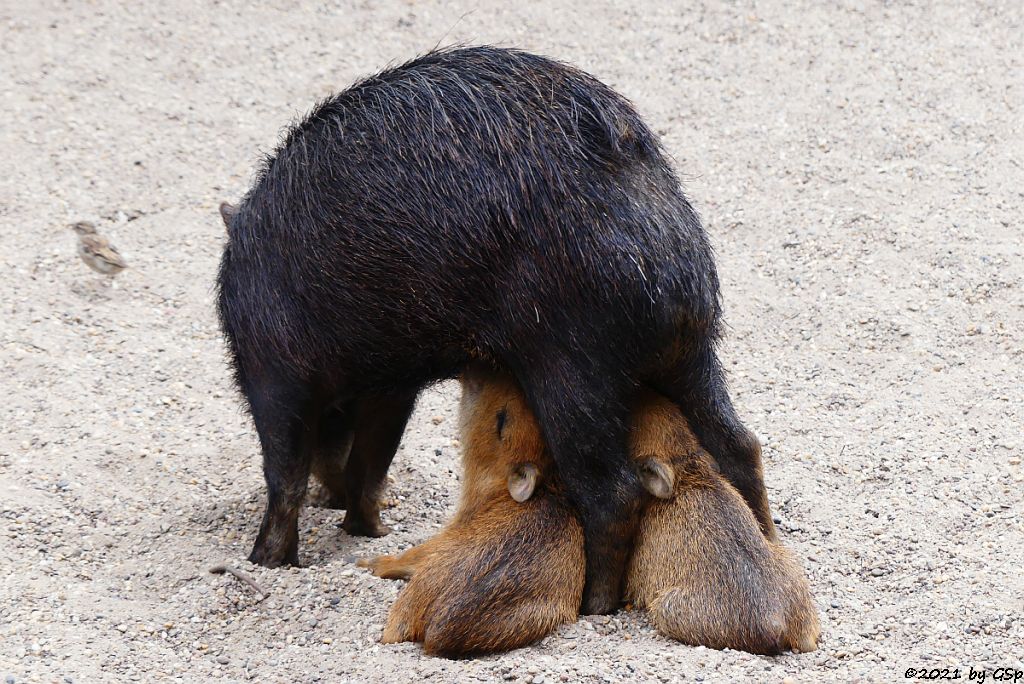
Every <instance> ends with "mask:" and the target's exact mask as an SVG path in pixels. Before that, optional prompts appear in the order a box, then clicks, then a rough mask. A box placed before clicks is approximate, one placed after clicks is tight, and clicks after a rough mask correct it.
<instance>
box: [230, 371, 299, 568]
mask: <svg viewBox="0 0 1024 684" xmlns="http://www.w3.org/2000/svg"><path fill="white" fill-rule="evenodd" d="M243 389H244V391H245V393H246V396H247V397H248V399H249V406H250V409H251V411H252V417H253V422H254V423H255V425H256V432H257V433H258V434H259V438H260V445H261V446H262V448H263V475H264V477H265V478H266V481H267V509H266V512H265V513H264V514H263V522H262V524H261V525H260V531H259V534H258V535H257V537H256V543H255V544H254V545H253V549H252V553H250V554H249V560H250V561H251V562H253V563H256V564H258V565H263V566H266V567H268V568H276V567H278V566H281V565H298V564H299V531H298V520H299V509H300V508H301V506H302V501H303V499H304V498H305V496H306V485H307V482H308V480H309V470H310V455H311V448H312V442H313V434H314V425H313V424H314V423H315V421H316V411H315V410H314V403H313V399H312V393H311V392H310V389H309V387H307V386H306V385H305V384H303V383H301V382H297V381H294V380H284V379H280V378H266V377H264V378H261V379H260V381H258V382H255V383H252V384H250V383H248V382H246V383H244V384H243Z"/></svg>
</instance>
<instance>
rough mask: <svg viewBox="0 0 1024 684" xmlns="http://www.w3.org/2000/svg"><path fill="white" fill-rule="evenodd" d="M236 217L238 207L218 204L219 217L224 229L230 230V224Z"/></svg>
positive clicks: (225, 203) (226, 203) (222, 203)
mask: <svg viewBox="0 0 1024 684" xmlns="http://www.w3.org/2000/svg"><path fill="white" fill-rule="evenodd" d="M237 215H238V206H237V205H235V204H230V203H229V202H221V203H220V217H221V219H222V220H223V221H224V227H225V228H227V229H229V230H230V229H231V222H232V221H233V220H234V218H235V216H237Z"/></svg>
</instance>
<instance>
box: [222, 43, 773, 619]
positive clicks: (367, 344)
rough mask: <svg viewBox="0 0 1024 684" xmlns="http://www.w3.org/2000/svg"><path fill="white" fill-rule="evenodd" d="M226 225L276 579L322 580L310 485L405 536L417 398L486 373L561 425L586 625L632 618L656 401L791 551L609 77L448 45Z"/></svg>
mask: <svg viewBox="0 0 1024 684" xmlns="http://www.w3.org/2000/svg"><path fill="white" fill-rule="evenodd" d="M222 214H223V215H224V217H225V221H226V223H227V227H228V236H227V243H226V246H225V249H224V255H223V258H222V261H221V266H220V274H219V277H218V284H219V311H220V319H221V324H222V327H223V330H224V333H225V336H226V338H227V342H228V348H229V352H230V357H231V360H232V362H233V365H234V370H235V376H236V380H237V383H238V386H239V387H240V389H241V391H242V394H243V395H244V396H245V399H246V401H247V404H248V408H249V410H250V413H251V414H252V418H253V422H254V424H255V426H256V431H257V433H258V435H259V439H260V444H261V447H262V451H263V468H264V475H265V478H266V482H267V496H268V501H267V508H266V512H265V514H264V517H263V522H262V524H261V525H260V530H259V534H258V536H257V538H256V542H255V544H254V546H253V549H252V553H251V554H250V556H249V558H250V560H252V561H253V562H255V563H259V564H261V565H266V566H270V567H274V566H278V565H282V564H297V563H298V528H297V520H298V515H299V508H300V506H301V504H302V501H303V497H304V495H305V492H306V486H307V481H308V478H309V475H310V472H311V470H315V471H316V473H317V474H318V475H319V476H320V478H321V479H322V480H324V484H325V485H326V486H327V488H328V489H329V490H330V493H331V495H332V496H331V497H330V499H331V500H333V501H334V502H335V505H345V506H346V507H347V508H348V511H347V514H346V519H345V522H344V526H345V528H346V529H347V530H348V531H349V532H351V533H353V534H371V535H379V534H383V533H385V532H386V528H384V527H383V526H382V525H381V524H380V520H379V502H378V498H379V491H380V488H381V486H382V483H383V481H384V477H385V474H386V472H387V469H388V466H389V464H390V462H391V459H392V458H393V456H394V453H395V450H396V448H397V445H398V442H399V439H400V437H401V434H402V431H403V429H404V427H405V424H406V421H407V419H408V417H409V414H410V411H411V410H412V406H413V403H414V402H415V398H416V395H417V393H418V392H419V391H420V389H421V388H422V387H424V386H425V385H427V384H429V383H431V382H434V381H436V380H439V379H442V378H449V377H454V376H456V375H457V374H458V373H459V372H460V371H461V369H462V368H463V367H464V366H465V365H466V363H467V362H469V361H471V360H474V359H477V360H479V359H482V360H485V361H488V362H490V363H493V364H495V365H497V366H500V367H502V368H505V369H507V370H508V371H509V372H510V373H511V374H512V375H513V376H514V377H515V379H516V381H517V382H518V383H519V384H520V385H521V386H522V388H523V390H524V392H525V397H526V401H527V403H528V405H529V406H530V408H531V410H532V411H533V413H534V414H535V415H536V416H537V420H538V423H539V426H540V431H541V433H542V434H543V436H544V440H545V442H546V444H547V445H548V446H549V448H550V451H551V455H552V457H553V458H554V461H555V463H556V464H557V468H558V471H559V474H560V476H561V479H562V483H563V486H564V488H565V493H566V496H567V497H568V499H569V500H570V501H571V503H572V505H573V506H574V508H575V510H576V511H577V512H578V515H579V520H580V522H581V524H582V526H583V530H584V534H585V539H586V554H587V563H586V566H587V589H586V591H585V598H584V602H583V603H584V610H586V611H587V612H606V611H608V610H611V609H613V608H614V606H615V605H616V603H617V600H618V597H619V593H620V590H621V579H622V575H623V572H624V569H625V564H626V559H627V557H628V554H629V551H630V541H631V540H632V538H633V536H634V533H635V531H636V523H637V519H638V518H637V514H638V510H639V501H640V496H641V491H642V490H641V488H640V486H639V482H638V480H637V477H636V474H635V472H634V470H633V468H632V466H631V465H630V463H629V458H628V455H627V450H626V441H627V424H628V411H627V403H628V398H629V396H630V394H631V393H632V392H633V390H634V388H635V387H636V386H637V385H639V384H643V383H646V384H650V385H652V386H655V387H657V388H658V390H659V391H661V392H663V393H664V394H665V395H666V396H668V397H669V398H670V399H671V400H672V401H673V402H674V403H675V404H677V405H678V406H679V407H680V409H681V410H682V411H683V412H684V414H685V415H686V416H687V418H688V419H689V420H690V423H691V425H692V426H693V429H694V431H695V432H696V434H697V436H698V437H699V438H700V440H701V443H702V444H704V445H705V447H707V449H708V451H709V452H710V453H711V454H712V455H713V456H714V458H715V459H716V461H717V464H718V466H719V468H720V469H721V471H722V473H723V474H724V475H725V476H726V477H727V478H728V479H729V480H730V481H731V482H732V483H733V484H734V485H735V486H736V488H737V489H738V490H739V491H740V492H741V493H742V494H743V496H744V497H745V498H746V500H747V502H748V503H749V504H750V506H751V508H752V509H753V510H754V512H755V515H756V516H757V518H758V520H759V522H760V524H761V527H762V529H763V531H764V533H765V535H766V536H767V537H768V538H774V534H775V532H774V527H773V525H772V520H771V515H770V513H769V509H768V502H767V495H766V492H765V489H764V483H763V480H762V474H761V461H760V450H759V447H758V443H757V440H756V439H755V438H754V437H753V435H752V434H751V433H750V432H749V431H748V430H746V429H745V428H744V427H743V425H742V424H741V423H740V421H739V419H738V418H737V416H736V413H735V411H734V410H733V407H732V404H731V402H730V400H729V396H728V394H727V392H726V389H725V384H724V382H723V378H722V371H721V367H720V364H719V361H718V358H717V355H716V342H717V340H718V336H719V332H720V329H721V325H720V316H721V311H720V304H719V292H718V276H717V274H716V271H715V265H714V260H713V258H712V253H711V248H710V246H709V244H708V239H707V236H706V235H705V232H704V229H703V227H702V226H701V223H700V220H699V218H698V216H697V214H696V212H695V211H694V210H693V208H692V207H691V206H690V204H689V202H688V201H687V199H686V197H685V196H684V195H683V192H682V190H681V189H680V186H679V180H678V178H677V177H676V175H675V173H674V172H673V170H672V168H671V166H670V165H669V163H668V160H667V158H666V156H665V155H664V154H663V152H662V150H661V148H660V146H659V143H658V140H657V138H656V137H655V135H654V134H653V133H652V132H651V130H650V129H649V128H648V127H647V125H646V124H644V122H643V121H642V120H641V119H640V117H639V115H638V114H637V113H636V111H635V110H634V109H633V107H632V106H631V105H630V104H629V103H628V102H627V101H626V100H625V99H624V98H622V97H621V96H620V95H618V94H617V93H615V92H614V91H612V90H611V89H610V88H608V87H607V86H605V85H603V84H602V83H600V82H599V81H597V80H596V79H594V78H592V77H591V76H589V75H587V74H585V73H583V72H582V71H579V70H578V69H575V68H572V67H570V66H567V65H565V64H561V63H559V62H555V61H552V60H549V59H546V58H543V57H538V56H536V55H531V54H528V53H525V52H521V51H518V50H511V49H500V48H493V47H467V48H458V49H451V50H440V51H436V52H432V53H429V54H427V55H424V56H423V57H420V58H418V59H415V60H412V61H411V62H407V63H406V64H403V65H400V66H397V67H394V68H391V69H388V70H386V71H383V72H381V73H379V74H376V75H374V76H371V77H369V78H366V79H364V80H363V81H360V82H359V83H357V84H355V85H354V86H352V87H350V88H348V89H347V90H345V91H343V92H341V93H338V94H337V95H334V96H332V97H330V98H328V99H327V100H325V101H324V102H322V103H320V104H319V105H318V106H317V107H316V108H315V109H314V110H313V111H312V112H311V113H310V114H309V115H308V116H307V117H306V118H305V119H303V120H302V121H301V122H300V123H298V124H297V125H295V126H293V127H292V128H291V129H290V130H289V131H288V133H287V136H286V137H285V139H284V141H283V143H282V144H281V145H280V146H279V147H278V149H277V150H276V151H275V152H274V153H273V154H272V155H270V156H269V157H268V159H267V160H266V162H265V164H264V165H263V167H262V168H261V169H260V172H259V174H258V177H257V179H256V181H255V183H254V184H253V186H252V188H251V189H250V190H249V192H248V193H247V194H246V196H245V198H244V199H243V200H242V202H241V204H240V205H239V206H238V207H237V208H233V207H227V208H225V209H224V210H223V211H222ZM314 454H316V455H317V456H316V466H315V467H314V465H313V464H314V456H313V455H314ZM332 459H333V462H332Z"/></svg>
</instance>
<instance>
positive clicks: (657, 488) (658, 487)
mask: <svg viewBox="0 0 1024 684" xmlns="http://www.w3.org/2000/svg"><path fill="white" fill-rule="evenodd" d="M637 468H638V470H639V471H640V482H642V483H643V485H644V489H646V490H647V491H648V492H650V493H651V494H653V495H654V496H656V497H658V498H659V499H671V498H672V491H673V490H674V489H675V484H676V476H675V473H674V472H672V468H670V467H669V466H668V464H667V463H665V462H664V461H662V460H661V459H659V458H656V457H654V456H648V457H646V458H643V459H641V460H640V461H638V462H637Z"/></svg>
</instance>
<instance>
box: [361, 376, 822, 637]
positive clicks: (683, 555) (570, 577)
mask: <svg viewBox="0 0 1024 684" xmlns="http://www.w3.org/2000/svg"><path fill="white" fill-rule="evenodd" d="M499 414H501V415H503V423H504V425H503V429H502V431H501V437H500V439H499V437H498V429H497V424H498V420H497V416H498V415H499ZM460 418H461V424H462V434H463V442H464V445H465V447H464V449H465V451H464V456H463V458H464V468H465V479H464V484H463V490H462V497H461V500H460V504H459V509H458V511H457V512H456V514H455V516H454V518H453V519H452V521H451V522H450V523H449V524H448V525H447V526H446V527H445V529H444V530H443V531H442V532H441V533H440V534H438V535H437V536H435V537H433V538H432V539H430V540H428V541H427V542H425V543H424V544H421V545H420V546H417V547H414V548H413V549H410V550H409V551H406V552H405V553H404V554H402V555H400V556H398V557H397V558H396V557H391V556H382V557H380V558H376V559H373V560H371V561H369V562H365V563H363V564H364V565H367V566H368V567H371V568H372V569H373V571H374V573H375V574H377V575H378V576H381V577H392V578H403V579H404V578H408V577H410V576H411V577H412V580H411V581H410V583H409V586H407V587H406V589H405V590H404V591H403V592H402V594H401V595H400V596H399V598H398V600H397V601H396V602H395V605H394V606H393V607H392V610H391V614H390V616H389V618H388V624H387V627H386V628H385V631H384V638H383V641H384V642H385V643H393V642H398V641H423V642H424V648H425V650H427V651H428V652H430V653H440V654H445V655H463V654H467V653H472V652H483V651H498V650H507V649H511V648H517V647H519V646H524V645H526V644H528V643H530V642H531V641H534V640H536V639H538V638H540V637H542V636H544V635H545V634H547V633H548V632H549V631H550V630H551V629H553V628H554V627H555V626H557V625H558V624H560V623H562V622H568V621H572V620H574V619H575V617H576V611H577V608H578V605H579V600H580V596H581V593H582V585H583V563H584V560H583V537H582V532H581V528H580V527H579V525H578V523H577V521H576V520H575V518H574V517H573V515H572V514H571V509H569V508H568V505H567V503H566V502H565V501H564V498H563V496H562V494H561V492H560V489H559V487H558V481H557V477H556V474H555V472H554V464H553V462H552V461H551V459H550V456H549V455H548V453H547V451H546V450H545V448H544V444H543V440H542V437H541V434H540V429H539V426H538V425H537V423H536V421H535V420H534V419H533V416H532V413H531V412H530V411H529V409H528V407H527V406H526V404H525V400H524V398H523V396H522V393H521V392H520V391H519V389H518V387H517V386H516V385H515V384H514V383H513V382H512V381H511V380H510V379H509V378H507V377H506V376H504V375H500V374H494V373H489V372H485V371H480V370H479V369H474V370H473V371H472V372H469V373H467V374H466V375H465V376H464V377H463V397H462V404H461V414H460ZM630 449H631V454H632V456H633V459H634V460H635V461H636V462H637V463H638V466H642V465H644V464H648V465H650V466H656V467H653V468H651V470H650V472H649V473H647V474H646V475H647V476H649V477H650V479H651V483H649V485H648V486H649V487H652V488H653V486H654V485H655V484H656V482H654V481H655V480H657V478H659V477H661V478H663V480H664V482H663V483H662V486H663V489H662V490H661V491H662V492H663V493H664V494H665V495H667V496H669V498H668V499H666V500H660V499H653V498H652V500H651V501H650V503H648V505H647V507H646V508H645V511H644V514H643V517H642V520H641V526H640V531H639V533H638V536H637V538H636V547H635V550H634V554H633V557H632V559H631V562H630V567H629V571H628V575H627V587H626V598H627V599H628V600H630V601H633V602H634V603H635V604H636V605H637V606H638V607H646V608H649V609H650V611H651V614H652V617H653V619H654V623H655V625H656V626H657V628H658V630H659V631H660V632H661V633H662V634H665V635H666V636H670V637H672V638H675V639H678V640H680V641H682V642H683V643H687V644H693V645H703V646H708V647H711V648H733V649H739V650H746V651H751V652H754V653H765V654H771V653H779V652H781V651H784V650H787V649H793V650H797V651H811V650H814V649H815V648H816V644H817V639H818V634H819V625H818V617H817V613H816V611H815V609H814V604H813V602H812V600H811V596H810V588H809V585H808V583H807V580H806V578H805V577H804V575H803V572H802V570H801V569H800V567H799V565H798V564H797V563H796V561H795V560H794V559H793V557H792V555H791V554H790V553H789V552H788V551H787V550H786V549H785V548H783V547H782V546H781V545H780V544H778V543H775V542H771V541H768V540H766V539H765V537H764V535H763V534H762V532H761V530H760V528H759V526H758V523H757V521H756V519H755V518H754V515H753V514H752V512H751V511H750V508H749V507H748V506H747V505H746V503H745V502H744V500H743V498H742V497H741V496H740V495H739V493H738V492H737V491H736V490H735V489H734V488H733V487H732V486H731V485H730V484H729V483H728V482H726V480H725V479H724V478H723V477H722V476H721V475H719V474H718V472H717V470H716V469H715V466H714V462H713V460H712V459H711V458H710V456H709V455H708V454H707V453H705V452H704V451H703V450H702V449H701V447H700V445H699V443H698V442H697V439H696V438H695V436H694V435H693V433H692V432H691V431H690V429H689V426H688V424H687V422H686V420H685V419H684V418H683V416H682V414H681V413H680V412H679V410H678V409H677V408H676V407H675V406H674V405H673V404H672V403H671V402H669V401H668V400H667V399H665V398H663V397H661V396H659V395H656V394H654V393H651V392H645V393H642V394H641V396H640V397H639V398H638V400H637V402H636V404H635V406H634V407H633V426H632V431H631V443H630ZM530 463H532V464H533V465H534V466H536V468H537V471H538V477H537V483H538V484H537V490H536V492H535V493H534V495H533V496H532V497H531V498H529V499H528V500H526V501H525V502H524V503H522V504H517V503H515V502H514V501H513V500H512V498H511V496H510V494H509V487H510V486H511V484H512V483H511V482H510V480H509V474H510V473H511V472H513V471H514V470H515V469H516V468H518V467H521V466H522V465H524V464H530ZM643 477H645V475H644V474H642V478H643ZM645 481H646V480H645Z"/></svg>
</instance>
